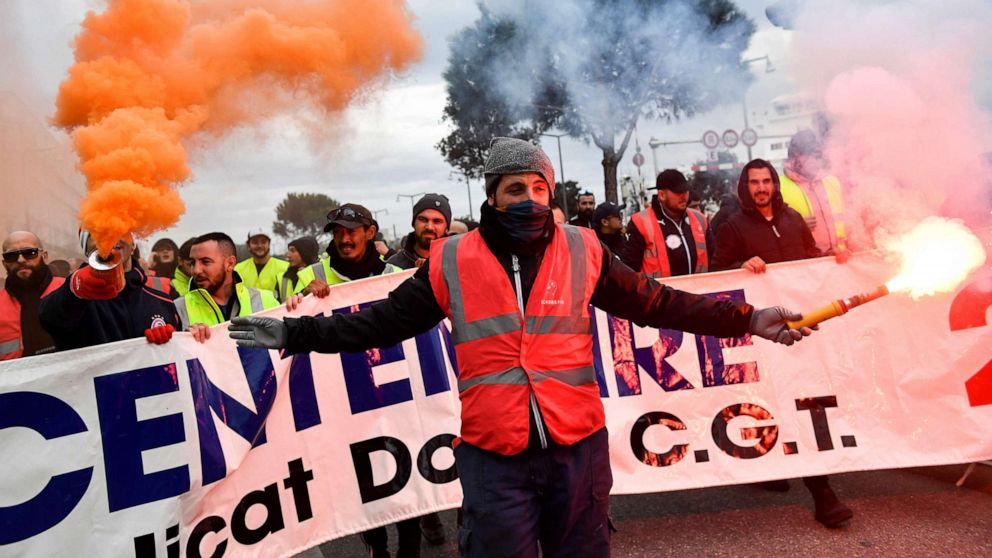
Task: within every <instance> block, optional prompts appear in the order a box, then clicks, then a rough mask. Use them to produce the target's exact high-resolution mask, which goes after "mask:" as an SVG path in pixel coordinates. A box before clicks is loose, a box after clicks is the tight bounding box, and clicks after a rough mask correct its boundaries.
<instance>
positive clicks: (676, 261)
mask: <svg viewBox="0 0 992 558" xmlns="http://www.w3.org/2000/svg"><path fill="white" fill-rule="evenodd" d="M654 189H655V190H658V194H657V195H656V196H654V197H652V198H651V205H649V206H648V207H646V208H645V209H644V210H643V211H640V212H638V213H635V214H634V215H633V216H631V218H630V224H629V225H628V226H627V233H628V234H629V235H630V236H629V238H628V239H627V244H626V246H625V247H624V250H623V253H622V254H620V258H621V259H622V260H623V262H624V263H625V264H627V265H629V266H630V268H631V269H633V270H635V271H643V272H644V273H646V274H648V275H650V276H651V277H671V276H673V275H689V274H690V273H705V272H706V270H707V268H708V266H709V256H708V254H707V251H706V229H707V228H708V227H709V223H708V222H707V219H706V216H705V215H703V214H702V213H701V212H699V211H697V210H695V209H691V208H689V182H688V181H687V180H686V179H685V176H684V175H683V174H682V173H681V172H679V171H677V170H675V169H665V170H664V171H662V172H661V173H660V174H658V178H657V180H656V181H655V187H654Z"/></svg>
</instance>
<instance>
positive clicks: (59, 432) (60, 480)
mask: <svg viewBox="0 0 992 558" xmlns="http://www.w3.org/2000/svg"><path fill="white" fill-rule="evenodd" d="M18 427H20V428H29V429H31V430H34V431H35V432H37V433H38V434H41V435H42V436H43V437H44V438H45V439H46V440H54V439H56V438H61V437H63V436H71V435H72V434H79V433H80V432H86V424H85V423H84V422H83V419H82V417H80V416H79V414H78V413H77V412H76V411H74V410H73V409H72V407H70V406H69V405H68V404H66V403H65V402H64V401H62V400H61V399H58V398H55V397H52V396H51V395H47V394H44V393H35V392H29V391H18V392H13V393H0V430H3V429H5V428H18ZM4 451H11V448H6V449H5V450H4ZM4 474H9V472H6V471H5V472H4ZM92 477H93V467H86V468H83V469H78V470H76V471H71V472H68V473H62V474H60V475H55V476H53V477H51V478H50V479H48V484H46V485H45V487H44V488H43V489H41V492H39V493H38V494H37V495H35V496H34V497H33V498H31V499H30V500H27V501H26V502H21V503H20V504H15V505H13V506H6V507H0V545H4V544H12V543H15V542H18V541H23V540H24V539H28V538H31V537H33V536H35V535H37V534H39V533H42V532H44V531H47V530H48V529H51V528H52V527H54V526H56V525H58V524H59V522H61V521H62V520H63V519H65V518H66V517H68V515H69V513H70V512H72V510H73V508H75V507H76V505H77V504H78V503H79V501H80V500H81V499H82V497H83V495H84V494H85V493H86V488H87V487H88V486H89V484H90V479H91V478H92Z"/></svg>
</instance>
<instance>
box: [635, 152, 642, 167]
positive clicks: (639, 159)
mask: <svg viewBox="0 0 992 558" xmlns="http://www.w3.org/2000/svg"><path fill="white" fill-rule="evenodd" d="M634 164H635V165H636V166H638V167H640V166H641V165H643V164H644V155H641V152H640V151H638V152H637V153H634Z"/></svg>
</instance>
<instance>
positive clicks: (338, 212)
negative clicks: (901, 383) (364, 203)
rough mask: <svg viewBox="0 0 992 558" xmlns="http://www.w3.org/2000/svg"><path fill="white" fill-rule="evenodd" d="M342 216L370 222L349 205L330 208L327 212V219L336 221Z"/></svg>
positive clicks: (350, 219)
mask: <svg viewBox="0 0 992 558" xmlns="http://www.w3.org/2000/svg"><path fill="white" fill-rule="evenodd" d="M342 217H343V218H345V219H347V220H349V221H360V222H362V223H366V224H370V223H369V220H368V219H367V218H365V217H363V216H361V215H359V213H358V212H357V211H355V210H354V209H352V208H350V207H339V208H337V209H332V210H331V211H330V212H328V214H327V220H328V221H337V220H338V219H340V218H342Z"/></svg>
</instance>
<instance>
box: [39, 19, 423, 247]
mask: <svg viewBox="0 0 992 558" xmlns="http://www.w3.org/2000/svg"><path fill="white" fill-rule="evenodd" d="M421 49H422V41H421V39H420V36H419V35H418V34H417V33H416V31H415V30H414V29H413V27H412V16H411V14H410V13H409V12H408V11H407V9H406V7H405V5H404V3H403V2H402V1H401V0H281V1H277V0H254V1H252V0H210V1H209V2H192V1H189V0H110V1H109V2H108V5H107V8H106V10H105V11H103V12H102V13H94V12H90V13H89V14H87V16H86V19H85V21H84V22H83V30H82V32H81V33H80V34H79V35H78V36H77V37H76V44H75V50H76V64H75V65H73V66H72V67H71V68H70V69H69V75H68V77H67V78H66V80H65V81H63V82H62V85H61V87H60V89H59V96H58V99H57V101H56V107H57V110H56V113H55V117H54V122H55V124H57V125H58V126H61V127H63V128H65V129H67V130H72V139H73V143H74V144H75V147H76V151H77V152H78V154H79V158H80V168H81V169H82V171H83V173H84V174H85V176H86V179H87V188H88V194H87V197H86V199H85V200H83V204H82V207H81V208H80V215H79V217H80V221H81V226H82V227H83V228H84V229H86V230H89V231H90V232H91V234H92V235H93V238H94V239H95V240H96V243H97V248H98V250H99V251H100V253H101V254H108V253H109V252H110V249H111V248H112V247H113V245H114V243H116V242H117V240H118V239H120V238H121V237H122V236H124V235H126V234H129V233H133V234H136V235H138V236H147V235H149V234H151V233H152V232H154V231H156V230H160V229H163V228H167V227H169V226H171V225H173V224H175V223H176V221H178V219H179V217H180V216H181V215H182V213H183V211H184V206H183V203H182V200H181V199H180V197H179V195H178V193H177V192H176V190H175V187H176V186H178V185H180V184H182V183H183V182H185V181H186V180H188V179H189V178H190V175H191V172H190V169H189V166H188V165H187V153H186V148H185V147H184V145H183V141H184V140H186V139H188V138H190V137H191V136H193V135H194V134H197V133H198V132H210V133H212V134H214V135H220V134H223V133H225V132H226V131H228V130H230V129H232V128H234V127H237V126H245V125H250V124H252V123H254V122H257V121H259V120H261V119H265V118H268V117H271V116H274V115H275V114H278V113H282V112H285V111H290V110H294V109H298V108H300V104H301V103H305V104H307V105H308V107H318V108H321V109H323V110H324V111H327V112H333V111H339V110H341V109H343V108H345V107H346V106H347V105H348V104H349V103H350V102H351V101H352V99H354V97H355V95H356V94H358V93H359V92H361V91H362V90H363V89H367V88H369V87H371V86H374V85H375V84H376V83H378V82H380V81H381V80H382V79H383V78H384V77H385V76H387V75H388V74H389V73H390V72H398V71H402V70H403V69H405V68H406V67H408V66H409V65H410V64H411V63H412V62H414V61H416V60H417V59H419V57H420V54H421Z"/></svg>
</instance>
